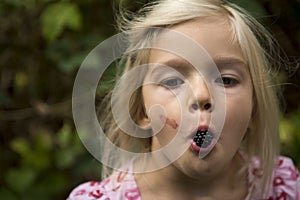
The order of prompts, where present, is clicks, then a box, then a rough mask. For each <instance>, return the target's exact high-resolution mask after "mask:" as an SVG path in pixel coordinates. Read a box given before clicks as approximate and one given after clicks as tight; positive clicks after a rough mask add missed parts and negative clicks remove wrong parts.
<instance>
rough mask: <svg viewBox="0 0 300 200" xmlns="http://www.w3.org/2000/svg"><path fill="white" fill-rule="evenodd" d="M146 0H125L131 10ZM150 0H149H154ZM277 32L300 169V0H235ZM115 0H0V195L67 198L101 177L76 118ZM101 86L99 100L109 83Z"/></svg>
mask: <svg viewBox="0 0 300 200" xmlns="http://www.w3.org/2000/svg"><path fill="white" fill-rule="evenodd" d="M146 2H147V1H145V0H130V1H129V0H126V1H122V2H121V5H122V6H123V7H125V8H127V9H129V10H131V11H133V12H134V11H136V10H137V9H138V8H140V7H141V6H142V5H143V4H144V3H146ZM148 2H149V1H148ZM232 2H235V3H237V4H239V5H241V6H242V7H244V8H245V9H247V10H248V11H249V12H250V13H252V14H253V15H254V16H255V17H256V18H257V19H258V20H260V21H261V22H262V23H263V24H264V25H265V27H267V28H268V29H269V30H271V31H272V32H273V33H274V36H275V37H276V38H277V39H278V41H279V43H280V44H281V46H282V47H283V49H284V50H285V52H286V53H287V55H288V57H289V59H290V61H291V63H290V65H291V66H292V67H291V69H290V70H287V69H282V70H281V71H280V72H279V74H278V78H279V79H280V80H281V81H282V82H283V83H284V84H283V97H284V102H285V103H284V104H283V111H282V118H281V122H280V130H281V133H280V137H281V143H282V154H284V155H287V156H290V157H292V158H293V160H294V162H295V164H296V165H297V167H298V168H300V155H299V154H300V103H299V102H300V81H299V80H300V70H299V69H298V70H295V69H296V66H297V65H299V58H300V2H299V0H286V1H281V0H272V1H271V0H252V1H247V0H235V1H232ZM119 4H120V1H117V0H115V1H111V0H62V1H57V0H0V155H1V157H0V198H1V199H4V200H14V199H30V200H35V199H44V200H47V199H65V198H66V197H67V195H68V193H69V192H70V190H71V189H72V188H74V187H75V186H76V185H78V184H79V183H81V182H84V181H87V180H99V179H100V173H101V172H100V163H99V162H98V161H97V160H95V159H94V158H93V157H92V156H91V155H90V154H89V153H88V152H87V151H86V149H85V148H84V146H83V145H82V143H81V141H80V139H79V138H78V136H77V133H76V130H75V128H74V123H73V119H72V109H71V102H72V101H71V96H72V87H73V83H74V79H75V76H76V72H77V70H78V68H79V66H80V64H81V62H82V61H83V59H84V58H85V57H86V56H87V54H88V53H89V52H90V51H91V50H92V49H93V48H94V47H95V46H96V45H98V44H99V43H100V42H101V41H103V40H105V39H106V38H108V37H110V36H112V35H113V34H115V33H116V30H115V23H114V18H115V17H114V14H113V10H114V9H115V8H117V7H118V5H119ZM111 77H112V72H108V73H106V75H105V77H104V78H105V79H106V80H108V81H107V85H103V86H102V88H101V89H100V90H99V91H98V98H97V101H98V100H101V98H102V97H103V95H104V94H105V93H106V92H107V90H108V89H109V88H110V87H111V82H109V80H110V79H111Z"/></svg>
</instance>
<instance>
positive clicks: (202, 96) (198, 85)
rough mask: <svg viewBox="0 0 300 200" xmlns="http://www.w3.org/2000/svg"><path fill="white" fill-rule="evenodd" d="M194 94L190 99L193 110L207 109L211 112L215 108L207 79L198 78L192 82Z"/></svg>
mask: <svg viewBox="0 0 300 200" xmlns="http://www.w3.org/2000/svg"><path fill="white" fill-rule="evenodd" d="M191 90H192V95H191V99H190V102H189V104H190V109H191V111H196V110H200V111H206V112H211V111H212V109H213V101H212V96H211V94H210V91H209V88H208V86H207V83H206V81H205V79H203V78H197V80H194V81H193V82H192V83H191Z"/></svg>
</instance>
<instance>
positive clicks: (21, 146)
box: [10, 138, 31, 157]
mask: <svg viewBox="0 0 300 200" xmlns="http://www.w3.org/2000/svg"><path fill="white" fill-rule="evenodd" d="M10 146H11V149H12V150H13V151H15V152H16V153H18V154H20V155H21V156H22V157H26V156H27V155H29V154H31V149H30V146H29V143H28V141H27V140H25V139H23V138H16V139H14V140H13V141H12V142H11V145H10Z"/></svg>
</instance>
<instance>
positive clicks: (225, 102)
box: [68, 0, 300, 200]
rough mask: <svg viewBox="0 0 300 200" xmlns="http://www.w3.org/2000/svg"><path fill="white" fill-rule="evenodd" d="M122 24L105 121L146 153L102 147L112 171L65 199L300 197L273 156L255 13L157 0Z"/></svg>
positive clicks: (266, 39) (265, 49)
mask: <svg viewBox="0 0 300 200" xmlns="http://www.w3.org/2000/svg"><path fill="white" fill-rule="evenodd" d="M120 26H121V30H123V31H125V32H126V34H127V36H128V40H129V43H130V46H129V47H128V48H127V51H126V54H124V58H123V59H124V61H125V70H124V76H123V77H122V78H121V80H120V82H119V84H117V86H116V88H115V90H114V92H113V93H112V94H111V95H110V96H109V97H108V99H110V97H111V98H112V104H111V105H110V104H109V103H108V106H107V109H108V110H112V112H110V114H109V115H106V117H105V118H104V120H103V124H102V126H103V127H104V132H105V133H106V134H107V138H109V139H110V141H111V142H112V143H114V144H115V145H116V146H118V147H119V148H121V149H123V150H126V151H130V152H135V153H137V154H136V155H143V156H136V157H133V158H132V159H130V160H128V159H125V161H124V159H123V158H124V157H122V156H120V155H119V154H116V152H115V151H111V150H109V149H108V148H106V147H107V146H105V148H106V151H105V152H104V154H103V158H104V160H105V159H106V161H105V162H104V164H105V163H110V164H109V167H111V168H114V169H113V172H110V170H107V169H106V168H105V166H104V168H103V171H102V172H103V173H104V175H105V176H104V177H105V178H104V179H103V181H101V182H88V183H84V184H82V185H80V186H78V187H77V188H75V189H74V190H73V191H72V192H71V194H70V196H69V198H68V199H69V200H73V199H74V200H75V199H78V200H79V199H131V200H133V199H143V200H147V199H157V200H160V199H252V200H256V199H293V200H299V199H300V177H299V173H298V171H297V169H296V168H295V166H294V165H293V163H292V161H291V160H290V159H289V158H286V157H282V156H279V155H278V153H279V141H278V140H279V139H278V124H279V122H278V112H279V111H278V101H277V98H276V92H277V91H276V90H275V88H274V84H272V82H273V79H274V74H272V73H271V72H272V69H271V68H274V67H278V65H279V64H280V63H279V61H278V60H277V61H276V56H277V58H278V54H277V53H276V46H274V45H275V43H274V41H273V39H272V37H271V36H270V35H269V34H268V33H267V31H266V30H265V29H264V28H263V27H262V26H261V25H260V24H259V23H258V22H257V21H255V20H254V19H253V18H252V17H250V16H249V15H248V14H247V13H246V12H245V11H244V10H242V9H241V8H239V7H237V6H235V5H233V4H231V3H228V2H225V1H221V0H175V1H174V0H161V1H157V2H155V3H152V4H151V5H149V6H147V7H146V8H144V9H143V10H142V11H141V13H140V15H139V17H136V18H134V19H133V20H130V21H126V20H125V22H124V21H123V22H122V23H120ZM131 91H132V93H131ZM107 102H110V101H107ZM128 104H129V114H128V115H126V112H124V111H123V110H122V109H124V110H125V111H126V105H128ZM102 112H103V110H102ZM103 113H106V114H107V112H103ZM124 113H125V115H124ZM114 114H117V115H114ZM128 116H130V117H128ZM129 118H130V119H129ZM132 121H133V122H134V123H133V124H134V125H137V126H134V125H133V126H134V127H136V129H133V128H132V127H131V126H132V123H131V122H132ZM106 145H109V142H107V144H106ZM138 153H140V154H138ZM118 156H119V157H118ZM102 161H103V160H102ZM113 162H118V166H125V167H122V168H118V167H114V166H117V165H111V163H113ZM120 163H121V164H120Z"/></svg>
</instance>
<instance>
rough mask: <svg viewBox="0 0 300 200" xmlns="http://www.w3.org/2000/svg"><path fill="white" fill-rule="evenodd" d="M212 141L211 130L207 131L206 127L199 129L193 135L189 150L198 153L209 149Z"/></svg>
mask: <svg viewBox="0 0 300 200" xmlns="http://www.w3.org/2000/svg"><path fill="white" fill-rule="evenodd" d="M213 139H214V134H213V132H212V131H211V130H209V129H208V128H207V127H199V128H198V129H197V130H196V131H195V132H194V133H193V139H192V141H191V148H192V150H194V151H196V152H197V153H198V152H200V150H205V149H206V150H207V149H210V148H209V147H210V146H211V144H212V143H213Z"/></svg>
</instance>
